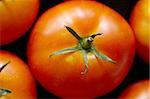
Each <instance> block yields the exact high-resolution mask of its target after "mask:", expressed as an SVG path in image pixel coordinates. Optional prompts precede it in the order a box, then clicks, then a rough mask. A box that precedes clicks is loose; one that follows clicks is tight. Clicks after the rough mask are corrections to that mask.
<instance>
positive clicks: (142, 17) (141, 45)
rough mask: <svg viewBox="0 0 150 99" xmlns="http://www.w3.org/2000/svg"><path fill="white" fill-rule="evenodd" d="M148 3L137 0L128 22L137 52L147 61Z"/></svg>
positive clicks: (149, 17) (149, 36)
mask: <svg viewBox="0 0 150 99" xmlns="http://www.w3.org/2000/svg"><path fill="white" fill-rule="evenodd" d="M148 5H150V2H148V0H139V1H138V2H137V4H136V5H135V7H134V9H133V11H132V13H131V17H130V24H131V26H132V28H133V30H134V32H135V36H136V41H137V52H138V54H139V55H140V57H142V58H143V59H144V60H145V61H146V62H147V63H149V50H150V44H149V43H150V41H149V40H150V28H149V20H150V6H148Z"/></svg>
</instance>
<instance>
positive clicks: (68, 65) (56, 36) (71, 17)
mask: <svg viewBox="0 0 150 99" xmlns="http://www.w3.org/2000/svg"><path fill="white" fill-rule="evenodd" d="M65 26H69V27H71V28H73V29H74V31H76V32H77V33H78V35H79V36H81V37H82V38H83V37H89V36H91V35H94V34H95V33H102V34H101V35H100V34H99V36H97V37H95V39H94V41H93V42H92V44H93V45H94V46H95V47H96V49H97V50H98V52H101V53H103V54H105V55H106V56H108V57H109V58H111V59H113V60H114V61H115V62H116V64H114V63H111V62H107V61H105V59H104V60H101V59H99V58H98V57H97V56H96V55H95V54H93V52H91V51H93V49H91V47H89V46H87V47H86V48H85V47H84V48H83V46H81V47H80V48H81V49H83V50H82V52H81V51H80V50H77V51H74V52H71V53H66V54H61V55H53V56H51V57H49V55H52V53H53V52H55V51H58V50H62V49H65V48H71V47H74V46H78V45H80V44H79V43H78V41H77V40H76V39H75V38H74V37H73V36H72V35H71V34H70V33H69V31H72V30H71V29H69V27H67V28H68V30H69V31H67V29H66V28H65ZM78 38H79V39H80V37H78ZM85 39H86V38H84V39H82V40H85ZM82 40H81V41H82ZM88 40H92V38H90V39H87V41H88ZM77 43H78V45H77ZM82 43H84V42H82ZM85 45H86V44H85ZM88 47H89V48H88ZM72 50H73V49H72ZM83 51H84V52H85V53H86V54H85V55H86V56H87V57H84V58H83ZM134 51H135V40H134V35H133V32H132V29H131V28H130V26H129V25H128V23H127V22H126V21H125V20H124V19H123V18H122V17H121V16H120V15H119V14H118V13H116V12H115V11H113V10H112V9H110V8H108V7H107V6H105V5H103V4H100V3H98V2H96V1H69V2H64V3H61V4H59V5H57V6H55V7H53V8H51V9H49V10H48V11H46V12H45V13H44V14H43V15H42V16H41V17H40V19H39V20H38V21H37V23H36V25H35V27H34V29H33V31H32V33H31V35H30V40H29V44H28V52H27V54H28V55H27V56H28V62H29V64H30V66H31V69H32V72H33V73H34V75H35V77H36V79H37V80H38V81H39V82H40V83H41V84H42V86H43V87H44V88H46V89H47V90H48V91H49V92H51V93H53V94H55V95H57V96H60V97H96V96H102V95H104V94H106V93H108V92H110V91H111V90H112V89H114V88H115V87H116V86H118V85H119V84H120V83H121V81H122V80H123V79H124V77H125V76H126V75H127V73H128V71H129V69H130V67H131V64H132V61H133V57H134ZM53 54H54V53H53ZM55 54H56V53H55ZM87 58H88V59H87ZM103 58H104V57H103ZM85 65H86V66H87V65H88V71H87V72H86V73H85V74H83V75H82V74H81V72H82V71H83V70H84V68H85ZM86 70H87V69H86ZM82 73H83V72H82Z"/></svg>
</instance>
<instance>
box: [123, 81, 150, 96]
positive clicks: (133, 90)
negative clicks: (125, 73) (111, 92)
mask: <svg viewBox="0 0 150 99" xmlns="http://www.w3.org/2000/svg"><path fill="white" fill-rule="evenodd" d="M120 99H150V80H143V81H140V82H137V83H135V84H133V85H132V86H129V87H128V88H127V89H125V91H123V93H122V94H121V96H120Z"/></svg>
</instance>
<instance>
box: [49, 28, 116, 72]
mask: <svg viewBox="0 0 150 99" xmlns="http://www.w3.org/2000/svg"><path fill="white" fill-rule="evenodd" d="M65 27H66V29H67V30H68V31H69V32H70V33H71V34H72V35H73V36H74V37H75V38H76V39H77V40H78V43H77V45H76V46H75V47H71V48H66V49H63V50H59V51H56V52H53V53H51V54H50V55H49V57H51V56H54V55H60V54H66V53H70V52H75V51H78V50H80V51H81V53H82V55H83V59H84V63H85V69H84V71H82V72H81V74H85V73H87V72H88V57H87V56H88V53H93V54H94V55H95V56H96V57H97V58H99V59H102V60H105V61H108V62H111V63H114V64H115V63H116V62H115V61H114V60H112V59H111V58H109V57H108V56H106V55H104V54H102V53H101V52H99V51H98V50H97V49H96V47H95V46H94V44H93V43H92V42H93V41H94V38H95V37H96V36H98V35H102V33H97V34H93V35H91V36H88V37H80V36H79V35H78V34H77V33H76V32H75V31H74V30H73V29H72V28H70V27H68V26H65Z"/></svg>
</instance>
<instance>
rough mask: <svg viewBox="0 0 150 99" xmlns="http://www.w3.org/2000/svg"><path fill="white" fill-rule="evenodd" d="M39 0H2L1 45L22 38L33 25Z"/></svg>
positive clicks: (0, 15) (0, 17)
mask: <svg viewBox="0 0 150 99" xmlns="http://www.w3.org/2000/svg"><path fill="white" fill-rule="evenodd" d="M38 9H39V0H0V36H1V37H0V45H5V44H8V43H10V42H12V41H14V40H16V39H18V38H19V37H21V36H22V35H23V34H24V33H25V32H26V31H27V30H28V29H29V28H30V27H31V25H32V23H33V21H34V20H35V17H36V15H37V13H38Z"/></svg>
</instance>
